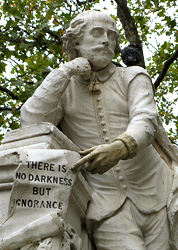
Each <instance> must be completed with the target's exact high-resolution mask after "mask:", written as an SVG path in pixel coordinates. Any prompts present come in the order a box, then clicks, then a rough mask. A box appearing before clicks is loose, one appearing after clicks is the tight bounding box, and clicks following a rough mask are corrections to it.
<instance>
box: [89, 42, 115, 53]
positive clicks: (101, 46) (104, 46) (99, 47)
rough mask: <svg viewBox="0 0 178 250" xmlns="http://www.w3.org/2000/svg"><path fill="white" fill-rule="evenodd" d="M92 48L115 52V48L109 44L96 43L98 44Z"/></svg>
mask: <svg viewBox="0 0 178 250" xmlns="http://www.w3.org/2000/svg"><path fill="white" fill-rule="evenodd" d="M92 50H94V51H95V50H105V51H108V52H110V53H113V50H112V49H111V48H110V47H109V46H108V45H103V44H101V45H96V46H93V47H92Z"/></svg>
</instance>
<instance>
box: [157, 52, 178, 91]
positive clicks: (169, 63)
mask: <svg viewBox="0 0 178 250" xmlns="http://www.w3.org/2000/svg"><path fill="white" fill-rule="evenodd" d="M177 58H178V49H177V50H176V51H175V52H174V54H173V55H172V56H171V57H170V58H169V59H168V60H167V61H166V62H165V64H164V67H163V69H162V71H161V73H160V74H159V76H158V78H157V79H156V81H155V83H154V86H155V89H157V88H158V86H159V85H160V83H161V81H162V80H163V78H164V76H165V75H166V73H167V71H168V69H169V66H170V65H171V64H172V63H173V62H174V61H175V60H176V59H177Z"/></svg>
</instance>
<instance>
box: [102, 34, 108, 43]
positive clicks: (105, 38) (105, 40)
mask: <svg viewBox="0 0 178 250" xmlns="http://www.w3.org/2000/svg"><path fill="white" fill-rule="evenodd" d="M102 44H103V45H108V44H109V40H108V35H107V33H104V34H103V38H102Z"/></svg>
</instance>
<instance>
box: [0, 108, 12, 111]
mask: <svg viewBox="0 0 178 250" xmlns="http://www.w3.org/2000/svg"><path fill="white" fill-rule="evenodd" d="M0 111H12V108H9V107H0Z"/></svg>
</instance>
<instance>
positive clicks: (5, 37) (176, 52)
mask: <svg viewBox="0 0 178 250" xmlns="http://www.w3.org/2000/svg"><path fill="white" fill-rule="evenodd" d="M101 5H102V6H104V11H107V13H108V14H111V16H112V17H113V18H114V19H115V20H116V22H117V25H118V29H119V30H120V35H121V47H122V48H124V46H126V45H128V44H129V43H139V44H140V45H142V48H143V51H142V52H143V54H142V62H141V66H143V67H146V69H147V70H148V72H149V74H150V75H151V77H152V79H153V81H154V82H155V84H156V85H157V86H159V87H158V88H157V91H156V102H157V106H158V109H159V113H160V116H161V117H162V119H163V121H164V123H165V125H168V127H167V131H168V134H169V136H170V139H171V140H173V141H174V142H176V140H177V139H178V117H177V114H176V108H175V105H176V103H177V98H178V97H177V92H178V60H177V57H178V29H177V27H178V1H175V0H162V1H161V2H160V1H159V0H132V1H131V0H128V1H126V0H115V1H114V0H105V1H103V0H100V1H93V0H87V1H82V0H81V1H80V0H68V1H66V0H65V1H62V0H30V1H29V0H4V1H2V0H1V1H0V19H1V22H0V128H1V129H0V141H1V140H2V138H3V134H4V133H5V131H7V130H11V129H16V128H18V127H19V126H20V122H19V113H20V112H19V111H20V108H21V106H22V105H23V103H24V102H25V101H26V100H27V99H28V98H29V97H30V96H31V95H32V94H33V92H34V90H35V89H36V88H37V87H38V86H39V85H40V84H41V82H42V81H43V79H44V78H45V77H46V75H47V74H48V73H49V72H50V71H51V70H52V69H54V68H57V67H59V65H60V64H61V63H64V62H65V61H66V58H65V55H63V51H62V35H63V33H64V30H65V29H66V28H67V27H68V25H69V22H70V21H71V19H72V18H74V17H75V16H76V15H77V14H78V13H80V12H82V11H84V10H88V9H101ZM111 7H112V8H111ZM107 9H108V10H107ZM114 60H115V62H117V63H121V64H122V65H123V63H122V62H121V60H120V56H119V55H118V57H115V59H114Z"/></svg>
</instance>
